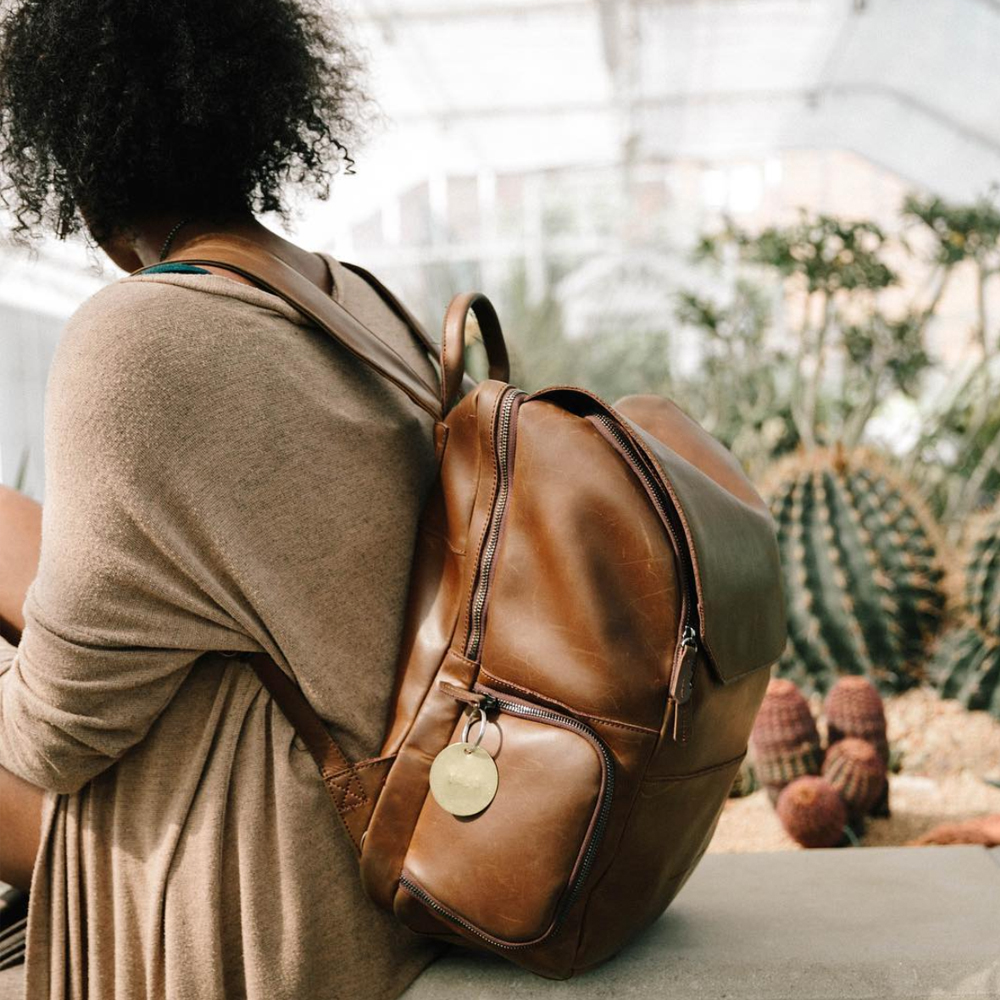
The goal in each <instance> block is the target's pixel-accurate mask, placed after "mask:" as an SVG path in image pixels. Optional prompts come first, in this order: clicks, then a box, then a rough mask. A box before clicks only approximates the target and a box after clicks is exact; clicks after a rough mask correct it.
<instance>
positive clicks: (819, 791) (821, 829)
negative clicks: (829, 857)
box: [778, 775, 847, 847]
mask: <svg viewBox="0 0 1000 1000" xmlns="http://www.w3.org/2000/svg"><path fill="white" fill-rule="evenodd" d="M778 818H779V819H780V820H781V823H782V825H783V826H784V828H785V829H786V830H787V831H788V834H789V836H790V837H792V839H794V840H796V841H798V842H799V843H800V844H801V845H802V846H803V847H837V846H838V845H840V844H841V843H843V841H844V839H845V838H846V832H845V828H846V826H847V807H846V806H845V805H844V803H843V801H842V800H841V798H840V796H839V795H838V794H837V791H836V789H835V788H834V787H833V786H832V785H831V784H830V783H829V782H828V781H826V780H825V779H824V778H817V777H814V776H811V775H810V776H807V777H804V778H796V779H795V781H793V782H792V783H791V784H790V785H789V786H788V787H787V788H785V789H784V790H783V791H782V793H781V795H780V796H779V797H778Z"/></svg>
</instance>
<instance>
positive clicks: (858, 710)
mask: <svg viewBox="0 0 1000 1000" xmlns="http://www.w3.org/2000/svg"><path fill="white" fill-rule="evenodd" d="M823 714H824V715H825V716H826V728H827V742H828V744H829V745H830V746H833V744H834V743H836V742H838V741H839V740H842V739H844V738H846V737H854V738H856V739H860V740H865V741H866V742H868V743H870V744H871V745H872V746H873V747H874V748H875V749H876V750H877V751H878V755H879V757H880V758H881V759H882V763H883V764H885V765H887V766H888V764H889V741H888V739H886V735H885V707H884V706H883V704H882V699H881V697H880V696H879V693H878V691H876V690H875V685H874V684H872V683H871V681H869V680H867V679H866V678H864V677H841V678H840V680H839V681H837V683H836V684H834V686H833V687H832V688H831V689H830V693H829V694H828V695H827V696H826V701H825V703H824V705H823Z"/></svg>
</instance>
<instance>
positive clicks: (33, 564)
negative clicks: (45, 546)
mask: <svg viewBox="0 0 1000 1000" xmlns="http://www.w3.org/2000/svg"><path fill="white" fill-rule="evenodd" d="M41 544H42V507H41V504H38V503H36V502H35V501H34V500H31V499H30V498H28V497H26V496H25V495H24V494H23V493H18V492H17V490H12V489H10V488H9V487H7V486H0V636H3V638H5V639H7V641H8V642H11V643H14V644H15V645H16V644H17V641H18V639H19V638H20V636H21V630H22V629H23V628H24V616H23V608H24V597H25V594H26V593H27V592H28V587H29V585H30V584H31V581H32V580H34V578H35V574H36V573H37V572H38V554H39V551H40V549H41Z"/></svg>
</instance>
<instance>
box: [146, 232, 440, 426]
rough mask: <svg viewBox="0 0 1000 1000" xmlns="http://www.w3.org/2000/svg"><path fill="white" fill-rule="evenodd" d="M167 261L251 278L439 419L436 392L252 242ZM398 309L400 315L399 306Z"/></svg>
mask: <svg viewBox="0 0 1000 1000" xmlns="http://www.w3.org/2000/svg"><path fill="white" fill-rule="evenodd" d="M169 260H170V261H171V263H185V264H194V265H197V264H208V265H214V266H217V267H222V268H225V269H226V270H229V271H234V272H235V273H237V274H241V275H243V277H245V278H249V279H250V280H251V281H253V282H254V283H255V284H257V285H259V286H260V287H261V288H263V289H264V290H265V291H268V292H271V293H272V294H273V295H277V296H278V297H279V298H280V299H283V300H284V301H285V302H287V303H288V304H289V305H290V306H292V307H293V308H294V309H297V310H298V311H299V312H300V313H302V315H303V316H305V317H306V319H308V320H309V321H310V322H312V323H314V324H315V325H316V326H318V327H319V328H320V329H321V330H323V331H325V332H326V333H327V334H329V335H330V336H331V337H332V338H333V339H334V340H336V341H337V342H338V343H339V344H341V346H343V347H344V348H346V349H347V350H348V351H350V352H351V354H353V355H354V356H355V357H356V358H358V360H360V361H362V362H364V363H365V364H366V365H368V366H369V367H370V368H372V369H373V370H374V371H376V372H378V373H379V374H380V375H381V376H382V377H383V378H386V379H388V380H389V381H390V382H392V383H393V384H394V385H395V386H397V388H399V389H401V390H402V391H403V392H404V393H406V395H407V396H409V398H410V399H411V400H413V402H414V403H416V404H417V406H419V407H421V409H423V410H425V411H426V412H427V413H429V414H430V415H431V416H432V417H433V418H434V419H435V420H440V419H441V402H440V400H439V398H438V392H437V390H436V388H435V387H433V386H431V385H429V384H428V383H427V381H426V380H425V379H424V378H423V376H421V375H419V374H418V373H417V372H415V371H414V370H413V369H412V368H411V367H410V365H409V364H408V363H407V362H406V361H405V360H404V359H403V357H402V356H401V355H400V354H398V353H397V351H396V350H395V348H394V347H392V346H391V345H390V344H388V343H386V342H385V341H384V340H382V338H381V337H379V336H378V335H377V334H376V333H375V332H374V331H372V330H370V329H369V328H368V327H366V326H365V325H364V324H363V323H362V322H361V321H360V320H358V319H357V318H356V317H355V316H353V315H352V314H351V313H350V312H348V311H347V310H346V309H345V308H344V307H343V306H342V305H341V304H340V303H339V302H337V301H336V300H335V299H333V298H331V297H330V296H329V295H324V294H323V292H322V291H321V290H320V289H319V288H317V287H316V285H314V284H313V283H312V282H311V281H310V280H309V279H308V278H306V277H305V276H303V275H301V274H299V272H298V271H296V270H295V268H293V267H290V266H289V265H288V264H286V263H285V262H284V261H283V260H281V259H279V258H278V257H276V256H274V254H271V253H269V252H268V251H266V250H264V249H263V248H262V247H260V246H258V245H257V244H256V243H254V242H252V241H251V240H246V239H242V238H240V237H235V236H229V235H225V236H223V235H212V236H207V237H205V238H204V239H201V240H198V241H196V242H195V243H193V244H190V245H188V246H187V247H185V248H184V250H183V255H178V256H177V257H176V258H173V257H172V258H169ZM154 266H155V265H154ZM148 270H149V268H140V269H139V270H137V271H133V272H132V273H133V274H143V273H144V272H145V271H148ZM376 291H378V288H376ZM380 294H381V293H380ZM399 308H400V309H402V306H400V307H399ZM394 311H396V310H395V307H394ZM404 313H405V310H404ZM406 315H408V314H406ZM401 318H404V322H406V323H407V325H408V326H409V325H410V323H411V321H412V323H413V324H415V325H416V328H418V329H419V324H417V323H416V320H413V319H412V317H410V318H409V319H406V318H405V316H404V317H401ZM414 332H417V330H416V329H415V330H414ZM418 336H419V337H420V339H421V342H423V343H424V344H425V346H427V345H428V344H429V341H425V340H424V338H425V337H426V334H423V336H421V335H420V334H419V333H418ZM428 349H429V350H430V349H431V348H430V347H428Z"/></svg>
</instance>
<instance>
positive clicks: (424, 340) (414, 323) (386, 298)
mask: <svg viewBox="0 0 1000 1000" xmlns="http://www.w3.org/2000/svg"><path fill="white" fill-rule="evenodd" d="M340 263H341V265H342V266H343V267H346V268H347V270H348V271H353V272H354V273H355V274H356V275H357V276H358V277H359V278H361V279H362V281H366V282H367V283H368V284H369V285H371V286H372V288H373V289H374V290H375V291H376V292H377V293H378V295H379V297H380V298H381V299H382V301H383V302H384V303H385V304H386V305H387V306H388V307H389V308H390V309H391V310H392V311H393V312H394V313H395V314H396V315H397V316H398V317H399V318H400V319H401V320H402V321H403V323H405V324H406V326H407V327H408V328H409V330H410V332H411V333H412V334H413V336H414V337H416V338H417V340H419V341H420V343H421V344H423V346H424V348H425V349H426V351H427V353H428V354H429V355H430V357H431V361H433V362H434V364H435V365H440V364H441V345H440V344H437V343H435V342H434V341H433V340H432V339H431V337H430V334H429V333H428V332H427V331H426V330H425V329H424V326H423V324H422V323H421V322H420V321H419V320H418V319H417V318H416V316H414V315H413V313H411V312H410V310H409V309H407V308H406V306H404V305H403V303H402V302H400V300H399V299H397V298H396V296H395V295H394V294H393V293H392V292H391V291H389V289H388V288H387V287H386V286H385V285H384V284H383V283H382V282H381V281H379V279H378V278H376V277H375V275H374V274H372V273H371V271H369V270H367V268H364V267H362V266H361V265H360V264H349V263H348V262H347V261H346V260H342V261H341V262H340Z"/></svg>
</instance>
